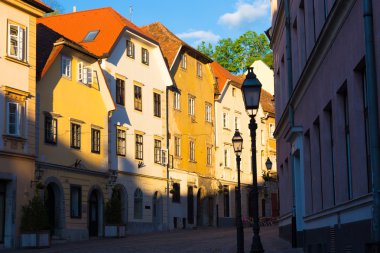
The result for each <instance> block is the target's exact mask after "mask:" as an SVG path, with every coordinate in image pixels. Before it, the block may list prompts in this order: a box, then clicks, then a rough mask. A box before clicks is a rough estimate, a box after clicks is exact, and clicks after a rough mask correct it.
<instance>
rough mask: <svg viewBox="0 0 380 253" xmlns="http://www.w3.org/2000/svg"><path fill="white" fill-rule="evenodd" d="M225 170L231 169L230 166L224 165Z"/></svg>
mask: <svg viewBox="0 0 380 253" xmlns="http://www.w3.org/2000/svg"><path fill="white" fill-rule="evenodd" d="M224 169H225V170H232V168H230V167H224Z"/></svg>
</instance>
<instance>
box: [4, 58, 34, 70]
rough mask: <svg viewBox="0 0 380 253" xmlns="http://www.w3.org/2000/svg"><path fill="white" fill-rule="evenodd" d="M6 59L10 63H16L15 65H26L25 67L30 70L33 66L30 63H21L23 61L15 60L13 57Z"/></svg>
mask: <svg viewBox="0 0 380 253" xmlns="http://www.w3.org/2000/svg"><path fill="white" fill-rule="evenodd" d="M4 58H5V59H6V60H8V61H11V62H14V63H18V64H21V65H24V66H26V67H28V68H30V67H31V66H30V65H29V63H27V62H24V61H21V60H19V59H16V58H13V57H11V56H5V57H4Z"/></svg>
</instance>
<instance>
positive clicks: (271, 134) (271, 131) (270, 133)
mask: <svg viewBox="0 0 380 253" xmlns="http://www.w3.org/2000/svg"><path fill="white" fill-rule="evenodd" d="M273 133H274V125H273V124H269V137H272V138H273Z"/></svg>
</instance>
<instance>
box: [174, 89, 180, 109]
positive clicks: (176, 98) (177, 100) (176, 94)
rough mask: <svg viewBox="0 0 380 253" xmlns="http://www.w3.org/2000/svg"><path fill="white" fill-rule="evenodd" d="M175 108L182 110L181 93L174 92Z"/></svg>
mask: <svg viewBox="0 0 380 253" xmlns="http://www.w3.org/2000/svg"><path fill="white" fill-rule="evenodd" d="M174 109H176V110H181V94H180V93H179V92H174Z"/></svg>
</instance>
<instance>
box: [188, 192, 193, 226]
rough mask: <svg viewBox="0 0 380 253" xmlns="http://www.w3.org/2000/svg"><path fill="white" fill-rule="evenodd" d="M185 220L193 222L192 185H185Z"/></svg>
mask: <svg viewBox="0 0 380 253" xmlns="http://www.w3.org/2000/svg"><path fill="white" fill-rule="evenodd" d="M187 222H188V223H189V224H194V193H193V187H192V186H189V187H187Z"/></svg>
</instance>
